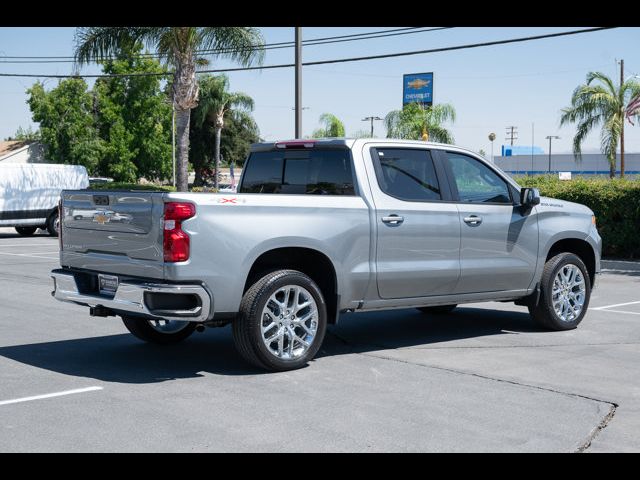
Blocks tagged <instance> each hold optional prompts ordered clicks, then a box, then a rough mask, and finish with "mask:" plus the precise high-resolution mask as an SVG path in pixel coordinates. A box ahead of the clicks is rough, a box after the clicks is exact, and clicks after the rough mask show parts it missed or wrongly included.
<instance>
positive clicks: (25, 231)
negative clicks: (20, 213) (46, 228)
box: [16, 227, 38, 237]
mask: <svg viewBox="0 0 640 480" xmlns="http://www.w3.org/2000/svg"><path fill="white" fill-rule="evenodd" d="M37 229H38V227H16V232H18V234H19V235H22V236H23V237H30V236H31V235H33V234H34V233H36V230H37Z"/></svg>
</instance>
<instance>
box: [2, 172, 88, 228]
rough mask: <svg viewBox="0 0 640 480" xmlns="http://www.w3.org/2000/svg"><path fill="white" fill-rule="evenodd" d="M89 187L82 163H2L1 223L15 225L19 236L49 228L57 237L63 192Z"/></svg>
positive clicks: (9, 225)
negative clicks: (59, 204)
mask: <svg viewBox="0 0 640 480" xmlns="http://www.w3.org/2000/svg"><path fill="white" fill-rule="evenodd" d="M88 186H89V176H88V175H87V170H86V168H85V167H83V166H80V165H58V164H47V163H32V164H20V163H10V164H4V165H3V164H2V163H0V226H3V227H15V229H16V231H17V232H18V233H19V234H20V235H33V234H34V233H35V231H36V230H37V229H38V228H46V229H47V230H48V231H49V234H50V235H53V236H57V235H58V232H59V222H58V201H59V200H60V193H61V192H62V190H63V189H81V188H87V187H88Z"/></svg>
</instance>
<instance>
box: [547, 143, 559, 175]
mask: <svg viewBox="0 0 640 480" xmlns="http://www.w3.org/2000/svg"><path fill="white" fill-rule="evenodd" d="M545 138H546V139H547V140H549V173H551V139H552V138H556V139H557V138H560V137H559V136H557V135H547V136H546V137H545Z"/></svg>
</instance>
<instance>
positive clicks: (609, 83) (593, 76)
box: [587, 72, 617, 96]
mask: <svg viewBox="0 0 640 480" xmlns="http://www.w3.org/2000/svg"><path fill="white" fill-rule="evenodd" d="M594 80H599V81H600V82H602V83H603V84H604V85H605V86H606V87H607V90H608V91H609V93H610V94H611V95H614V96H615V95H616V92H617V88H616V86H615V85H614V83H613V80H611V79H610V78H609V77H608V76H607V75H605V74H604V73H602V72H589V73H587V85H589V84H591V82H593V81H594Z"/></svg>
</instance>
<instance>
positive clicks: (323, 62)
mask: <svg viewBox="0 0 640 480" xmlns="http://www.w3.org/2000/svg"><path fill="white" fill-rule="evenodd" d="M613 28H617V27H596V28H586V29H582V30H572V31H569V32H559V33H548V34H544V35H533V36H528V37H518V38H510V39H506V40H494V41H491V42H481V43H471V44H465V45H455V46H453V47H441V48H432V49H428V50H414V51H410V52H398V53H386V54H382V55H368V56H365V57H351V58H339V59H334V60H319V61H315V62H304V63H303V64H302V65H303V66H311V65H328V64H332V63H347V62H360V61H364V60H379V59H382V58H394V57H406V56H410V55H422V54H427V53H438V52H448V51H454V50H464V49H469V48H479V47H489V46H493V45H505V44H510V43H519V42H528V41H532V40H541V39H545V38H555V37H564V36H568V35H577V34H580V33H590V32H597V31H600V30H610V29H613ZM293 66H295V65H294V64H293V63H283V64H276V65H263V66H259V67H235V68H219V69H215V70H199V71H197V72H196V73H224V72H240V71H250V70H272V69H277V68H291V67H293ZM145 75H147V76H169V75H173V73H172V72H167V73H148V72H140V73H122V74H115V73H114V74H94V75H80V74H77V75H44V74H42V75H38V74H23V73H0V77H26V78H44V77H46V78H109V77H138V76H145Z"/></svg>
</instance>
